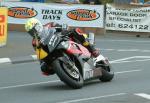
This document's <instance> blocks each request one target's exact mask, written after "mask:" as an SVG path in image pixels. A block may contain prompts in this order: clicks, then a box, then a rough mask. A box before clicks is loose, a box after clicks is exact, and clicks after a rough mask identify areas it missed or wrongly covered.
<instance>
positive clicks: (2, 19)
mask: <svg viewBox="0 0 150 103" xmlns="http://www.w3.org/2000/svg"><path fill="white" fill-rule="evenodd" d="M4 22H5V16H4V15H0V36H4V29H5V25H4V24H3V23H4Z"/></svg>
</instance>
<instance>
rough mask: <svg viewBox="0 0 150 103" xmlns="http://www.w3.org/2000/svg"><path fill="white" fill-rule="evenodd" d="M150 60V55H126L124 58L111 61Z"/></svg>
mask: <svg viewBox="0 0 150 103" xmlns="http://www.w3.org/2000/svg"><path fill="white" fill-rule="evenodd" d="M131 59H136V60H131ZM138 59H139V60H138ZM149 60H150V56H132V57H126V58H122V59H117V60H112V61H110V63H124V62H137V61H149Z"/></svg>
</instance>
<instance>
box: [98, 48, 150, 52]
mask: <svg viewBox="0 0 150 103" xmlns="http://www.w3.org/2000/svg"><path fill="white" fill-rule="evenodd" d="M100 50H103V51H117V52H147V53H148V52H150V50H141V49H103V48H101V49H100Z"/></svg>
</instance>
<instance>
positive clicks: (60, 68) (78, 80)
mask: <svg viewBox="0 0 150 103" xmlns="http://www.w3.org/2000/svg"><path fill="white" fill-rule="evenodd" d="M69 62H70V61H69ZM53 64H54V65H53V67H54V71H55V72H56V74H57V75H58V77H59V78H60V80H61V81H63V82H64V83H66V84H67V85H68V86H69V87H71V88H74V89H79V88H82V87H83V77H82V75H81V73H80V71H79V69H78V68H77V67H76V65H74V67H73V68H68V64H66V62H64V61H62V60H60V59H57V60H55V61H54V63H53ZM74 68H75V69H74Z"/></svg>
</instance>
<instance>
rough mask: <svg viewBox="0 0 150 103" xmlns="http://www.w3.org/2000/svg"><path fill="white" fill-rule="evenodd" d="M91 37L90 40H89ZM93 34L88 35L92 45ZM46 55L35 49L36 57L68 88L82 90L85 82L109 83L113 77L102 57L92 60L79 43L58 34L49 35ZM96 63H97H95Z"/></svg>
mask: <svg viewBox="0 0 150 103" xmlns="http://www.w3.org/2000/svg"><path fill="white" fill-rule="evenodd" d="M90 37H92V39H90ZM93 38H94V34H89V41H90V42H92V43H94V42H95V41H94V40H93ZM47 42H48V44H49V45H48V50H49V53H47V52H46V51H45V50H43V49H42V48H37V49H36V51H37V57H38V58H39V59H41V60H45V61H47V63H48V65H50V67H52V69H53V70H54V72H55V73H56V74H57V76H58V77H59V78H60V80H61V81H63V82H64V83H65V84H67V85H68V86H69V87H71V88H74V89H79V88H82V87H83V85H84V83H85V82H86V81H89V80H92V79H99V80H101V81H102V82H108V81H111V80H112V79H113V77H114V73H113V71H112V68H111V65H110V63H109V60H108V59H107V58H105V57H104V56H103V55H100V56H98V57H97V58H94V57H92V56H91V53H90V52H89V51H88V50H87V49H86V48H85V47H84V46H82V45H81V44H80V43H79V42H77V40H76V42H75V40H72V38H69V37H68V36H65V35H61V34H60V33H57V34H54V35H49V37H48V39H47ZM97 61H98V62H97Z"/></svg>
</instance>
